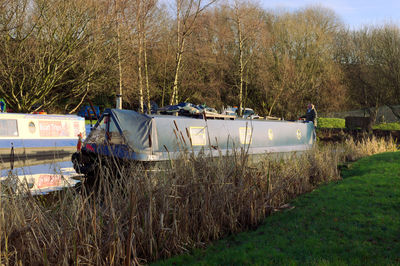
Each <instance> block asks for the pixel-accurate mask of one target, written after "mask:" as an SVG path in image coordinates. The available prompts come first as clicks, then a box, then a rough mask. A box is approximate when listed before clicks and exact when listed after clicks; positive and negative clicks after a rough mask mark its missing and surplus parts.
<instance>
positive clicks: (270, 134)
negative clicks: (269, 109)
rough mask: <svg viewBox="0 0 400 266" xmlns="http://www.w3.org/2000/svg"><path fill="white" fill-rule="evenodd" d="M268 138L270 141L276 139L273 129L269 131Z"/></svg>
mask: <svg viewBox="0 0 400 266" xmlns="http://www.w3.org/2000/svg"><path fill="white" fill-rule="evenodd" d="M268 138H269V140H272V139H273V138H274V132H273V131H272V128H270V129H268Z"/></svg>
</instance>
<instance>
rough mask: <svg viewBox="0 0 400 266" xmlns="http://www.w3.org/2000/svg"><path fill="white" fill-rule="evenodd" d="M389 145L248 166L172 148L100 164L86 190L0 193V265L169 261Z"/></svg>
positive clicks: (235, 158)
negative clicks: (155, 158)
mask: <svg viewBox="0 0 400 266" xmlns="http://www.w3.org/2000/svg"><path fill="white" fill-rule="evenodd" d="M393 149H395V147H394V145H393V143H392V142H389V143H386V142H384V141H383V140H378V139H374V138H372V139H368V140H365V141H363V142H359V143H356V142H354V141H352V140H349V141H347V142H346V143H344V144H342V145H339V146H335V145H327V146H325V147H319V148H318V147H315V148H314V149H312V150H310V151H307V152H305V153H303V154H292V155H290V156H287V157H286V158H283V157H281V158H276V157H274V156H272V155H265V156H264V157H263V158H261V159H260V160H258V161H257V162H255V163H254V162H251V161H250V160H249V155H248V154H246V153H245V152H243V151H238V152H234V153H233V154H231V156H220V157H218V158H210V157H208V156H206V155H204V154H203V155H201V156H198V157H192V156H191V155H190V154H182V157H181V159H180V160H176V161H171V162H170V164H169V166H165V167H162V168H156V167H153V168H143V167H142V166H141V165H138V164H134V163H132V164H128V165H124V166H116V165H114V166H113V167H114V170H113V171H109V170H108V168H104V167H102V166H101V167H99V174H100V178H99V180H100V182H99V184H98V186H97V187H96V188H94V187H93V188H92V189H91V190H87V189H86V187H85V186H82V188H81V189H80V190H77V191H75V190H68V191H64V192H61V193H57V194H52V195H47V196H40V197H32V196H29V194H12V193H9V194H8V196H7V197H3V198H2V200H1V201H0V245H1V246H0V253H1V263H2V264H6V265H7V264H16V263H18V264H19V263H21V264H25V263H26V264H82V263H83V264H96V265H102V264H107V265H109V264H122V263H128V264H133V263H137V264H140V263H147V262H150V261H153V260H156V259H159V258H166V257H170V256H172V255H174V254H177V253H182V252H186V251H187V250H188V249H191V248H193V247H199V246H203V245H205V244H207V243H208V242H209V241H212V240H214V239H218V238H220V237H222V236H225V235H227V234H231V233H236V232H239V231H243V230H247V229H249V228H253V227H255V226H257V225H258V224H259V223H260V222H261V221H262V220H263V219H264V218H265V217H266V216H267V215H268V214H269V213H271V212H273V211H275V210H277V209H279V208H281V207H282V206H283V205H284V204H285V203H287V202H288V201H289V200H290V199H292V198H294V197H296V196H297V195H299V194H302V193H306V192H309V191H311V190H312V189H314V188H315V187H316V186H318V185H320V184H322V183H325V182H330V181H333V180H339V179H340V176H339V173H338V169H337V165H338V164H339V163H340V161H341V160H344V159H348V160H354V159H357V158H359V157H362V156H366V155H369V154H372V153H376V152H382V151H386V150H393ZM116 172H119V173H120V177H119V178H117V177H116V176H115V173H116ZM4 189H5V190H7V188H4ZM96 191H101V193H96Z"/></svg>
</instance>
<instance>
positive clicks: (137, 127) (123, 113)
mask: <svg viewBox="0 0 400 266" xmlns="http://www.w3.org/2000/svg"><path fill="white" fill-rule="evenodd" d="M111 111H112V114H113V116H114V117H115V119H116V122H117V124H118V125H119V127H120V128H121V130H122V134H123V135H124V136H125V138H126V140H127V141H128V145H129V146H130V147H131V148H132V149H133V150H134V151H135V152H137V153H148V152H152V150H153V149H156V150H157V149H158V139H157V128H156V127H155V122H154V121H153V118H151V117H149V116H147V115H145V114H139V113H137V112H135V111H131V110H120V109H112V110H111Z"/></svg>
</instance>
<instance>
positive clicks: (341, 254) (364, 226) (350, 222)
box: [165, 152, 400, 265]
mask: <svg viewBox="0 0 400 266" xmlns="http://www.w3.org/2000/svg"><path fill="white" fill-rule="evenodd" d="M399 161H400V153H399V152H396V153H383V154H379V155H374V156H372V157H368V158H364V159H361V160H360V161H358V162H356V163H354V164H351V165H350V167H348V169H344V170H343V171H342V176H343V178H344V179H343V180H341V181H339V182H334V183H330V184H328V185H324V186H322V187H320V188H319V189H317V190H314V191H313V192H312V193H309V194H306V195H303V196H301V197H299V198H298V199H296V200H294V201H293V202H291V204H290V205H291V207H290V208H289V209H286V210H284V211H282V212H279V213H275V214H274V215H272V216H271V217H268V218H267V219H266V220H265V222H264V223H263V224H262V226H260V227H259V228H258V229H257V230H255V231H252V232H247V233H241V234H238V235H234V236H231V237H229V238H227V239H225V240H222V241H219V242H217V243H215V244H214V245H212V246H211V247H210V248H208V249H207V250H205V251H202V250H196V251H195V252H193V253H192V254H191V255H185V256H180V257H177V258H174V259H171V260H169V261H167V262H165V264H175V263H176V264H182V265H188V264H200V265H217V264H218V265H238V264H258V265H260V264H271V265H296V264H298V265H304V264H307V265H310V264H311V265H312V264H319V265H398V264H400V240H399V239H400V219H399V217H400V209H399V206H400V164H399V163H398V162H399Z"/></svg>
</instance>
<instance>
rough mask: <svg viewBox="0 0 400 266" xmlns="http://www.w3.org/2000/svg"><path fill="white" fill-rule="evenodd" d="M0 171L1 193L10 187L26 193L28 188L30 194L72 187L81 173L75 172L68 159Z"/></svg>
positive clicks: (46, 192)
mask: <svg viewBox="0 0 400 266" xmlns="http://www.w3.org/2000/svg"><path fill="white" fill-rule="evenodd" d="M0 171H1V173H0V182H1V184H0V185H1V187H2V190H3V191H2V193H3V192H4V189H5V188H11V191H13V192H15V193H26V192H28V190H29V191H30V193H31V194H32V195H40V194H48V193H50V192H53V191H58V190H62V189H65V188H69V187H74V186H75V185H76V184H77V183H79V182H80V178H81V175H79V174H77V173H76V172H75V170H74V168H73V166H72V162H71V160H70V159H69V160H67V161H52V162H48V161H47V162H46V163H42V164H36V165H23V166H20V167H16V168H14V169H12V170H11V169H10V168H9V169H2V170H0ZM9 191H10V190H9Z"/></svg>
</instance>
